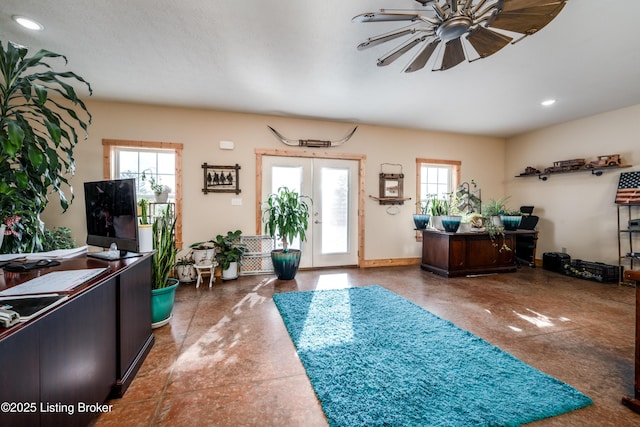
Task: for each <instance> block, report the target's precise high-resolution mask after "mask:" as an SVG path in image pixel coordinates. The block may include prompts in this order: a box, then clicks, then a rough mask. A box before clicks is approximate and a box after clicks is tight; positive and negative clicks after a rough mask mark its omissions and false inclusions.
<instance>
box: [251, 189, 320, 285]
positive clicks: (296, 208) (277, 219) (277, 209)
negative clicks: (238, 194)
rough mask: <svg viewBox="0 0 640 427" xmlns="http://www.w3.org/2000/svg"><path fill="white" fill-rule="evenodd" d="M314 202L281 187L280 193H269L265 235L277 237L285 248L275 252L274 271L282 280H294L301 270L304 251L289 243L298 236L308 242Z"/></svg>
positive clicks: (265, 205) (263, 210)
mask: <svg viewBox="0 0 640 427" xmlns="http://www.w3.org/2000/svg"><path fill="white" fill-rule="evenodd" d="M307 201H308V202H307ZM311 202H312V201H311V199H310V198H309V197H308V196H301V195H300V194H298V192H296V191H292V190H289V189H288V188H287V187H280V188H279V189H278V192H277V193H272V194H269V196H268V198H267V200H266V202H265V203H264V205H263V208H262V221H263V222H264V226H265V227H264V228H265V232H266V233H267V234H268V235H270V236H271V237H275V236H277V238H278V239H280V240H281V241H282V249H276V250H273V251H271V260H272V261H273V267H274V270H275V272H276V275H277V276H278V278H279V279H281V280H291V279H293V278H294V277H295V275H296V273H297V271H298V266H299V265H300V256H301V252H300V250H297V249H291V248H289V244H290V243H291V242H292V241H293V240H295V238H296V237H300V240H301V241H305V240H306V239H307V234H306V232H307V227H308V226H309V203H311Z"/></svg>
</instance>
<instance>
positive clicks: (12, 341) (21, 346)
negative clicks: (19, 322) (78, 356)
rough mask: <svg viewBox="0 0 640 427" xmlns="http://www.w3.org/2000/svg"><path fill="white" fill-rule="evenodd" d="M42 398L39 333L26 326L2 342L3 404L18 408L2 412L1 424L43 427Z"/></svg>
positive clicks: (0, 387) (0, 395)
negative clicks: (40, 397) (41, 416)
mask: <svg viewBox="0 0 640 427" xmlns="http://www.w3.org/2000/svg"><path fill="white" fill-rule="evenodd" d="M39 395H40V377H39V372H38V333H37V330H36V328H32V327H26V328H23V329H22V330H20V331H18V332H16V333H14V334H13V335H10V336H9V337H7V338H5V339H3V340H2V341H0V402H7V403H9V404H10V405H14V406H13V407H10V408H9V410H10V411H9V412H7V411H5V410H2V411H0V425H1V426H3V427H11V426H16V427H24V426H37V425H40V408H39V400H40V399H39ZM25 405H26V406H25ZM34 405H36V407H35V408H34V407H33V406H34ZM14 410H15V411H14Z"/></svg>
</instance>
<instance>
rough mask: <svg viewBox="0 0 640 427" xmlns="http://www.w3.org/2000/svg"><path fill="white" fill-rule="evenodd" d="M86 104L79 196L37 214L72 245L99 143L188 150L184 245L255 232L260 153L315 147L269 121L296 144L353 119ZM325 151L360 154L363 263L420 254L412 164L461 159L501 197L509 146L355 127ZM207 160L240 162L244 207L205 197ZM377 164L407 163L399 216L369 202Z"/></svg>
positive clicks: (81, 230)
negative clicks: (224, 144) (223, 143)
mask: <svg viewBox="0 0 640 427" xmlns="http://www.w3.org/2000/svg"><path fill="white" fill-rule="evenodd" d="M88 108H89V110H90V111H91V113H92V114H93V124H92V125H91V127H90V128H89V139H88V141H85V142H82V143H80V144H79V145H78V148H77V150H76V163H77V170H76V175H75V176H74V177H73V179H72V182H73V184H74V186H75V189H76V190H75V193H76V199H75V201H74V203H73V205H72V206H71V208H70V209H69V210H68V212H67V213H66V214H64V215H60V213H59V212H60V209H59V207H58V205H57V201H55V200H52V202H51V203H50V205H49V208H48V209H47V211H46V212H45V215H44V216H43V219H44V220H45V222H46V224H47V226H50V227H53V226H67V227H70V228H71V229H72V231H73V235H74V236H75V237H76V240H77V243H78V244H81V243H82V242H84V240H85V238H86V234H85V220H84V212H83V209H84V197H83V194H82V193H83V189H82V183H83V182H85V181H90V180H98V179H102V144H101V141H102V139H103V138H105V139H125V140H140V141H156V142H159V141H162V142H179V143H183V144H184V153H183V188H184V203H183V212H184V221H183V224H184V226H183V240H184V242H185V243H186V244H190V243H192V242H195V241H200V240H206V239H208V238H213V237H215V235H216V234H219V233H224V232H226V231H227V230H235V229H241V230H242V231H243V233H245V234H248V235H251V234H255V232H256V230H255V223H256V220H255V203H256V194H255V176H256V170H255V149H256V148H266V149H281V150H283V149H289V150H294V151H295V150H297V151H301V150H305V151H313V150H308V149H304V148H297V147H296V148H293V147H287V146H285V145H284V144H282V143H281V142H279V141H277V140H276V139H275V137H274V136H273V135H272V134H271V133H270V131H269V130H268V129H267V125H271V126H273V127H274V128H275V129H277V130H278V131H279V132H281V133H283V134H284V135H286V136H288V137H290V138H296V139H297V138H313V139H338V138H341V137H342V136H343V135H345V134H346V133H347V132H348V131H349V130H350V129H351V128H352V124H349V123H338V122H330V121H320V120H304V119H294V118H285V117H276V116H262V115H252V114H239V113H230V112H217V111H208V110H195V109H184V108H168V107H155V106H147V105H134V104H122V103H110V102H94V101H91V102H88ZM220 140H230V141H233V142H234V143H235V149H234V150H232V151H226V150H220V149H219V146H218V143H219V141H220ZM517 145H519V143H518V141H514V146H517ZM325 151H326V152H330V153H331V154H337V153H345V154H358V155H365V156H366V167H365V169H366V172H365V178H366V180H365V187H366V188H365V194H366V195H367V198H366V200H365V212H364V217H365V254H364V259H365V260H387V259H394V258H395V259H398V258H399V259H402V258H413V257H419V256H420V248H421V247H420V244H419V243H417V242H416V241H415V234H414V231H413V222H412V219H411V214H412V213H413V212H414V209H415V205H414V203H415V162H416V158H435V159H446V160H459V161H461V162H462V168H461V171H462V173H461V175H462V180H463V181H469V180H471V179H475V180H476V182H477V183H478V184H479V186H480V187H481V188H482V196H483V198H484V199H488V198H495V197H501V196H502V195H503V194H504V181H505V176H504V168H503V165H504V164H505V144H504V141H503V140H502V139H498V138H485V137H473V136H468V135H457V134H448V133H436V132H425V131H416V130H406V129H397V128H389V127H379V126H370V125H359V127H358V130H357V132H356V133H355V135H354V136H353V138H352V139H351V140H350V141H348V142H347V143H346V144H344V145H342V146H340V147H335V148H331V149H321V150H315V152H316V153H318V154H319V155H322V153H323V152H325ZM510 152H511V151H510ZM204 162H207V163H209V164H223V165H224V164H229V165H231V164H235V163H238V164H240V166H241V167H242V169H241V171H240V184H241V189H242V193H241V194H240V196H239V197H241V199H242V206H232V205H231V199H232V198H233V197H236V196H235V195H233V194H208V195H204V194H203V193H202V191H201V189H202V180H203V179H202V168H201V165H202V163H204ZM381 163H400V164H402V165H403V171H404V174H405V182H404V188H405V197H411V198H412V200H411V201H410V202H407V203H406V204H405V205H403V206H401V207H400V209H399V213H398V214H396V215H390V214H388V213H387V210H386V207H385V206H380V205H379V204H378V203H377V202H376V201H374V200H372V199H370V198H369V197H368V195H374V196H377V195H378V174H379V172H380V164H381ZM518 167H520V165H519V163H518ZM510 174H511V172H510ZM535 184H537V185H540V184H538V183H535Z"/></svg>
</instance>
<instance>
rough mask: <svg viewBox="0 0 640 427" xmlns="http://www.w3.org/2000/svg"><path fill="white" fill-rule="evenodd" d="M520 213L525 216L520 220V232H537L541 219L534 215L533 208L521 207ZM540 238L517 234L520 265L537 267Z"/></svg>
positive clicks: (517, 259) (517, 256) (517, 257)
mask: <svg viewBox="0 0 640 427" xmlns="http://www.w3.org/2000/svg"><path fill="white" fill-rule="evenodd" d="M520 212H522V213H523V214H524V215H523V216H522V219H521V220H520V225H519V226H518V229H519V230H535V229H536V225H538V221H539V220H540V218H539V217H538V216H536V215H532V213H533V206H521V207H520ZM537 241H538V238H537V237H536V235H535V234H517V235H516V262H517V263H518V264H527V265H528V266H529V267H535V266H536V260H535V254H536V244H537Z"/></svg>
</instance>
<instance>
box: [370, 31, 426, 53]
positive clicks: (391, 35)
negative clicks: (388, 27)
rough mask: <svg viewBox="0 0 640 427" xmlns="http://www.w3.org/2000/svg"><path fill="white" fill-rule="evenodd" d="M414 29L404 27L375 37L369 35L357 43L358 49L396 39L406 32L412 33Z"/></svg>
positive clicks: (406, 33)
mask: <svg viewBox="0 0 640 427" xmlns="http://www.w3.org/2000/svg"><path fill="white" fill-rule="evenodd" d="M416 31H417V30H416V29H415V28H405V29H404V30H400V31H394V32H391V33H386V34H381V35H379V36H375V37H369V38H368V39H367V40H365V41H363V42H362V43H360V44H359V45H358V50H363V49H368V48H370V47H373V46H377V45H379V44H381V43H384V42H388V41H389V40H393V39H397V38H398V37H402V36H406V35H408V34H413V33H415V32H416Z"/></svg>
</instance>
